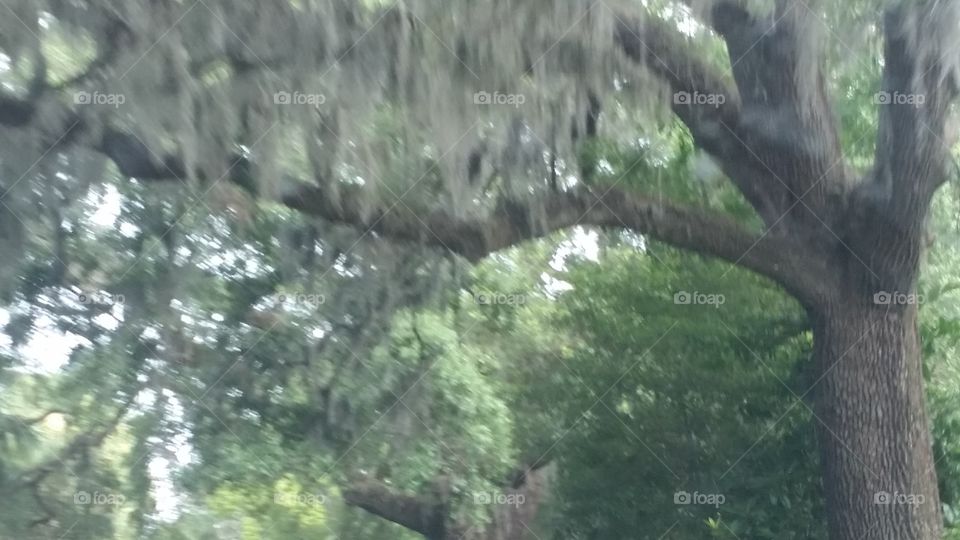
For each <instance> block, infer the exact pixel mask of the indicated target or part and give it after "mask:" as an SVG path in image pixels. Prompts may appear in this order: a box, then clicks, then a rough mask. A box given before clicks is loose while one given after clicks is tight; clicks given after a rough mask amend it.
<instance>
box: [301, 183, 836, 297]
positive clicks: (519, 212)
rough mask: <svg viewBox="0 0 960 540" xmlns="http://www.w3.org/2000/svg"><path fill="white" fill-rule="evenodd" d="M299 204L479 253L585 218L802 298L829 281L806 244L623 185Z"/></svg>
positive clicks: (331, 217) (311, 199)
mask: <svg viewBox="0 0 960 540" xmlns="http://www.w3.org/2000/svg"><path fill="white" fill-rule="evenodd" d="M283 201H284V203H285V204H286V205H287V206H290V207H291V208H295V209H298V210H301V211H303V212H305V213H308V214H312V215H315V216H318V217H321V218H323V219H325V220H328V221H333V222H339V223H345V224H349V225H352V226H355V227H358V228H360V229H362V230H369V231H373V232H376V233H378V234H380V235H382V236H386V237H390V238H399V239H404V240H409V241H415V242H422V243H426V244H433V245H436V246H438V247H443V248H446V249H449V250H450V251H453V252H455V253H457V254H459V255H462V256H463V257H465V258H467V259H469V260H471V261H477V260H479V259H482V258H483V257H486V256H487V255H489V254H491V253H493V252H496V251H499V250H502V249H505V248H508V247H511V246H515V245H517V244H520V243H522V242H525V241H527V240H532V239H535V238H540V237H544V236H546V235H549V234H551V233H553V232H555V231H559V230H563V229H568V228H571V227H574V226H577V225H582V226H596V227H601V228H607V229H626V230H631V231H634V232H637V233H640V234H644V235H648V236H650V237H652V238H654V239H656V240H659V241H662V242H665V243H667V244H670V245H673V246H676V247H678V248H682V249H686V250H690V251H693V252H696V253H699V254H702V255H706V256H712V257H717V258H720V259H723V260H725V261H728V262H731V263H733V264H736V265H739V266H743V267H745V268H748V269H750V270H753V271H755V272H757V273H759V274H761V275H764V276H766V277H769V278H771V279H773V280H774V281H776V282H778V283H780V284H781V285H783V286H784V287H785V288H786V289H788V290H789V291H790V292H791V293H793V294H795V295H797V296H798V297H799V298H801V299H802V300H812V299H813V297H816V296H817V295H818V294H820V293H819V292H818V291H819V290H820V288H821V286H822V285H823V284H822V283H821V284H818V283H817V282H816V281H815V280H814V279H811V276H823V275H824V273H823V272H822V269H813V268H810V264H812V263H811V262H809V259H807V258H805V257H803V255H802V251H801V250H800V249H799V247H798V246H791V245H788V240H786V239H785V238H782V237H776V236H773V235H764V236H757V235H755V234H753V233H751V232H749V231H748V230H746V229H745V228H743V227H742V226H741V225H739V224H738V223H736V222H734V221H733V220H731V219H729V218H727V217H726V216H724V215H722V214H716V213H714V212H711V211H709V210H707V209H700V208H684V207H680V206H676V205H673V204H669V203H663V202H660V201H657V200H653V199H647V198H644V197H641V196H638V195H634V194H631V193H628V192H625V191H622V190H618V189H610V190H609V191H607V192H606V193H605V194H604V195H602V196H599V197H598V196H597V195H595V194H593V193H590V192H587V191H568V192H552V193H547V194H544V195H543V196H542V198H541V199H538V200H535V201H533V202H532V203H518V202H502V203H501V204H499V205H498V206H497V209H496V210H495V211H494V212H492V213H491V214H490V215H489V216H486V217H485V218H483V219H479V218H458V217H456V216H453V215H451V214H449V213H448V212H446V211H443V210H439V211H432V212H429V213H425V214H423V215H416V214H414V213H413V212H412V211H410V210H409V209H407V208H405V207H403V205H399V206H400V207H401V208H398V207H397V206H383V207H380V208H373V209H371V208H367V207H365V206H364V205H363V204H362V203H361V202H360V197H359V196H351V194H350V193H347V194H344V196H342V197H341V200H340V203H339V204H334V203H333V202H331V200H330V199H329V198H327V197H325V196H324V195H323V191H322V190H320V189H318V188H315V187H304V188H301V189H300V190H299V191H298V192H296V193H294V194H292V195H288V196H286V197H284V199H283Z"/></svg>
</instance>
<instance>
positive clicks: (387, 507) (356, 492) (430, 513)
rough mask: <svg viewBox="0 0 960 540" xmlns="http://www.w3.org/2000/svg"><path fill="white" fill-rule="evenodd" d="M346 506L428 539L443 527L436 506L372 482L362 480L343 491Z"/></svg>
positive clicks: (440, 511) (440, 508) (440, 514)
mask: <svg viewBox="0 0 960 540" xmlns="http://www.w3.org/2000/svg"><path fill="white" fill-rule="evenodd" d="M343 498H344V500H345V501H346V503H347V504H349V505H351V506H356V507H358V508H362V509H364V510H366V511H367V512H370V513H371V514H373V515H375V516H378V517H381V518H383V519H386V520H388V521H391V522H393V523H396V524H398V525H400V526H403V527H406V528H407V529H410V530H411V531H415V532H418V533H420V534H422V535H424V536H426V537H428V538H433V537H437V536H438V535H439V534H441V533H442V531H443V527H444V520H445V519H446V516H445V515H444V510H443V508H442V506H440V505H438V504H437V503H436V502H431V501H427V500H426V499H425V498H421V497H416V496H413V495H406V494H403V493H400V492H399V491H397V490H396V489H395V488H393V487H391V486H389V485H387V484H385V483H383V482H380V481H376V480H365V481H363V482H360V483H356V484H353V485H351V486H350V487H348V488H346V489H344V490H343Z"/></svg>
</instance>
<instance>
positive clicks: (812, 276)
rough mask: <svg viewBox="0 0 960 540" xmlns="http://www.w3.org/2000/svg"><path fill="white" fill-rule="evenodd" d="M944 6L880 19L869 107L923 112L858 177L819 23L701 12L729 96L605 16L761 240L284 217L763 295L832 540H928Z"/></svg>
mask: <svg viewBox="0 0 960 540" xmlns="http://www.w3.org/2000/svg"><path fill="white" fill-rule="evenodd" d="M693 3H694V4H700V3H699V2H693ZM948 4H949V2H928V3H922V2H919V3H915V2H904V4H903V6H902V7H894V8H891V9H890V10H889V11H888V12H887V13H886V15H885V19H884V24H883V34H884V38H885V49H884V58H883V63H882V66H883V80H882V86H881V88H879V89H878V90H880V91H882V92H885V93H887V95H888V96H895V95H907V96H909V95H913V96H920V95H922V96H923V101H924V103H923V104H922V105H921V106H915V104H914V103H899V102H897V101H895V100H894V101H890V100H888V101H887V102H886V103H882V104H881V105H880V106H879V107H878V109H879V119H880V125H879V131H878V136H877V140H876V157H875V163H874V166H873V169H872V171H871V172H870V173H868V174H866V175H864V176H863V177H855V176H854V175H853V174H852V173H850V172H849V169H848V167H846V165H845V163H844V157H843V154H842V151H841V147H840V142H839V141H840V130H839V127H838V125H837V122H836V120H835V117H834V114H833V112H832V110H831V107H830V105H829V103H830V99H829V98H830V96H829V95H828V90H827V85H826V82H825V81H826V80H827V74H826V73H825V70H824V68H823V59H822V57H823V55H822V54H821V51H820V50H819V41H818V39H817V37H816V34H815V33H811V32H810V30H811V29H815V28H817V27H818V25H820V24H821V21H819V20H818V17H819V16H818V14H817V13H816V12H815V11H814V10H815V9H816V3H815V2H800V1H796V0H793V1H791V0H777V2H776V7H775V9H774V10H773V12H772V13H770V14H767V15H763V16H757V15H754V14H751V12H750V11H748V10H747V9H746V7H744V5H743V3H742V2H741V1H740V0H714V1H713V2H712V3H711V7H710V9H709V10H708V12H707V13H706V14H705V15H704V22H706V23H707V24H709V25H710V26H711V27H712V29H713V30H714V31H715V32H716V34H717V36H719V37H720V39H722V40H723V41H724V43H725V44H726V47H727V51H728V54H729V59H730V68H731V69H730V71H731V72H732V81H731V80H730V77H727V76H724V75H723V74H722V73H720V72H717V71H716V70H715V69H713V68H712V67H711V66H710V65H708V64H707V63H705V62H704V61H703V57H704V55H702V54H696V52H695V51H692V50H689V49H688V47H687V46H688V40H687V38H686V37H685V36H684V35H683V34H681V33H680V32H678V31H676V29H675V27H674V25H673V24H672V23H669V22H665V21H657V20H653V19H646V20H636V19H634V18H631V16H630V15H631V14H628V13H625V14H621V15H622V16H621V17H620V25H619V27H618V28H617V30H616V35H614V36H611V38H612V39H614V40H616V42H617V43H618V44H619V45H620V46H621V47H622V49H623V51H624V52H625V53H626V54H627V55H628V56H630V57H632V58H634V59H635V60H636V61H637V62H641V63H643V64H645V65H646V66H647V67H648V68H649V69H650V70H651V71H653V72H654V73H656V74H658V75H659V76H660V77H661V78H662V79H663V81H664V82H665V84H667V85H669V86H670V88H671V89H672V90H673V91H674V92H688V93H694V92H696V93H701V94H721V95H723V96H725V97H726V100H725V102H724V103H723V104H722V105H720V106H714V105H713V104H711V105H697V104H696V103H690V102H686V103H681V102H675V103H674V104H673V105H672V108H673V111H674V113H675V114H676V115H677V117H678V118H680V120H681V121H683V122H684V123H685V124H686V126H687V127H688V128H689V130H690V132H691V134H692V135H693V138H694V141H695V142H696V144H697V145H698V146H699V147H700V148H702V149H703V150H705V151H706V152H708V153H709V154H710V155H712V156H713V157H714V158H715V159H716V161H717V162H718V164H719V165H720V167H721V168H722V170H723V171H724V172H725V174H726V175H727V176H728V177H729V178H730V180H731V182H732V183H733V184H734V185H735V186H736V187H737V188H738V189H739V190H740V192H741V193H742V194H743V196H744V198H745V199H746V200H747V201H748V202H749V203H750V204H751V205H752V206H753V207H754V209H755V210H756V212H757V214H758V215H759V216H760V217H761V218H762V220H763V222H764V225H765V226H764V230H763V231H759V232H754V231H750V230H749V229H746V228H744V227H742V226H740V225H739V224H737V223H736V222H734V221H733V220H731V219H729V218H727V217H725V216H722V215H715V214H712V213H710V212H707V211H705V210H703V209H698V208H684V207H682V206H677V205H673V204H665V203H662V202H660V201H659V200H657V199H655V198H647V197H643V196H642V195H639V194H636V193H630V192H626V191H622V190H618V189H610V190H607V191H605V192H602V193H595V192H591V191H581V190H579V189H577V188H574V189H572V190H562V189H561V190H559V191H558V190H556V189H554V191H553V192H551V193H550V194H549V195H547V196H545V197H544V198H543V199H542V200H540V201H535V202H533V203H532V204H533V205H535V206H539V207H540V210H546V211H545V212H542V211H541V212H537V215H546V216H547V219H546V221H545V222H541V221H539V220H534V219H531V216H532V215H533V214H532V213H531V212H532V210H531V208H530V204H531V203H529V201H523V202H521V201H503V204H501V205H500V206H499V207H498V209H497V210H496V211H495V212H493V213H492V214H491V215H490V216H489V217H488V218H487V219H484V220H481V219H476V220H471V221H464V220H461V219H458V218H456V217H455V216H452V215H449V214H447V213H445V212H444V211H442V210H432V211H429V212H426V213H424V214H421V215H414V214H413V213H412V212H408V211H405V210H403V209H396V208H395V207H394V209H393V210H391V209H390V208H391V207H390V206H389V205H388V206H384V207H383V208H380V209H374V211H373V212H369V211H360V204H359V203H358V202H356V201H355V200H353V199H352V196H351V194H350V192H349V190H347V191H344V192H343V193H341V196H340V198H339V200H337V201H331V200H329V199H328V198H327V197H325V195H324V194H325V193H327V192H328V191H327V190H326V189H325V187H324V183H325V182H328V181H329V179H325V178H318V179H317V181H316V183H315V184H314V185H313V186H311V187H307V188H303V189H300V190H299V191H297V192H295V193H291V194H289V195H288V196H286V197H284V202H285V203H287V204H288V205H289V206H291V207H293V208H296V209H298V210H301V211H303V212H306V213H309V214H313V215H315V216H318V217H320V218H322V219H326V220H330V221H336V222H341V223H345V224H350V225H353V226H356V227H358V228H360V229H362V230H373V231H376V232H378V233H379V234H382V235H384V236H392V237H395V238H398V239H401V240H415V241H420V242H426V243H431V244H434V245H436V246H437V247H438V248H443V249H449V250H451V251H453V252H456V253H459V254H461V255H463V256H465V257H467V258H468V259H470V260H477V259H480V258H482V257H484V256H486V255H488V254H490V253H491V252H494V251H496V250H500V249H504V248H506V247H509V246H512V245H515V244H518V243H520V242H523V241H525V240H529V239H532V238H538V237H542V236H544V235H546V234H549V233H551V232H553V231H555V230H559V229H563V228H567V227H572V226H575V225H584V226H595V227H603V228H622V229H630V230H633V231H635V232H637V233H641V234H645V235H648V236H650V237H652V238H654V239H657V240H660V241H663V242H666V243H669V244H671V245H674V246H678V247H680V248H684V249H688V250H691V251H694V252H697V253H701V254H704V255H707V256H713V257H718V258H721V259H723V260H726V261H729V262H731V263H733V264H736V265H740V266H743V267H745V268H747V269H750V270H752V271H754V272H757V273H758V274H761V275H763V276H766V277H768V278H770V279H772V280H774V281H775V282H777V283H779V284H780V285H781V286H783V288H784V289H785V290H786V291H787V292H788V293H790V294H791V295H793V296H795V297H796V298H797V299H798V300H799V301H800V302H801V303H802V304H803V305H804V306H805V308H806V309H807V312H808V313H809V317H810V320H811V323H812V326H813V328H814V340H815V347H814V348H815V353H814V363H815V365H816V368H817V371H818V373H819V376H818V380H817V382H816V384H815V385H814V387H813V388H812V389H811V390H813V391H815V396H816V397H815V407H814V409H815V414H816V421H817V424H818V430H819V444H820V447H821V459H822V471H823V484H824V488H825V493H826V497H827V501H826V502H827V504H826V508H827V515H828V521H829V532H830V537H831V538H832V539H834V540H872V539H876V540H881V539H882V540H886V539H890V538H896V539H898V540H899V539H904V540H934V539H937V538H939V537H940V536H941V533H942V518H941V515H940V502H939V498H938V493H937V484H936V475H935V472H934V459H933V452H932V448H931V440H930V432H929V426H928V418H927V414H926V411H925V409H924V395H923V381H922V376H921V358H920V344H919V337H918V332H917V310H916V305H915V303H913V302H911V301H910V299H911V296H910V295H911V294H913V293H914V291H915V287H916V280H917V275H918V273H919V265H920V259H921V253H922V249H923V229H924V224H925V221H926V219H927V214H928V210H929V206H930V201H931V198H932V196H933V194H934V193H935V191H936V189H937V188H938V187H939V186H940V185H942V184H943V182H944V181H945V179H946V155H947V148H948V147H949V144H952V143H953V142H954V141H953V140H946V141H945V140H944V139H949V138H948V137H947V135H946V133H945V117H946V114H947V110H948V107H949V105H950V103H951V102H952V101H953V100H954V99H955V97H956V93H957V87H956V81H955V80H954V79H953V74H952V73H950V72H949V69H948V67H947V66H946V64H948V63H949V62H947V63H944V62H943V60H944V59H946V58H948V57H949V56H950V55H951V54H953V55H954V56H955V53H956V51H949V50H946V49H945V47H947V45H944V44H942V43H940V42H938V40H939V41H941V42H942V41H944V40H942V39H941V38H942V36H937V35H936V33H935V32H930V31H928V28H929V27H933V26H935V25H933V24H931V23H932V22H935V21H936V20H937V18H939V17H945V16H949V15H950V13H949V10H945V7H949V6H948ZM938 10H944V11H938ZM955 24H956V22H955V21H954V26H955ZM940 26H943V25H940ZM40 75H41V76H39V77H38V80H39V81H41V83H42V74H40ZM54 90H55V89H51V88H50V87H48V86H45V85H43V84H37V85H34V89H33V90H32V91H31V92H30V94H29V95H28V96H27V97H26V98H10V97H4V96H0V124H2V125H4V126H7V127H11V128H12V127H21V126H27V125H30V124H31V123H32V122H33V121H34V120H35V119H34V116H35V111H36V110H37V107H36V101H37V100H39V99H43V97H44V96H45V95H46V94H49V93H51V92H53V91H54ZM64 127H67V128H68V129H65V130H60V131H52V132H51V133H50V134H49V138H50V141H51V143H53V142H54V141H58V142H57V145H59V146H61V147H63V146H68V145H72V144H77V143H78V141H82V140H84V137H82V136H81V135H82V134H83V133H84V131H85V130H86V129H87V126H86V124H85V122H83V121H82V119H81V118H80V117H79V116H77V117H75V118H68V119H67V123H66V124H65V126H64ZM64 131H66V133H64ZM948 143H949V144H948ZM92 146H93V148H94V149H95V150H97V151H100V152H102V153H104V154H105V155H107V156H108V157H110V158H111V159H112V160H113V161H114V162H115V164H116V165H117V168H118V169H119V170H120V172H121V173H122V174H124V175H127V176H131V177H136V178H138V179H139V180H141V181H148V180H161V179H162V180H170V179H174V178H178V177H182V176H185V175H184V167H183V165H182V162H181V161H180V160H179V159H178V157H177V156H165V157H163V158H162V159H154V158H152V157H151V153H150V150H149V149H147V148H146V147H145V146H144V145H143V143H141V142H139V139H138V138H136V137H135V136H132V135H130V134H127V133H124V132H121V131H116V130H107V131H106V132H104V134H103V136H102V138H101V139H100V140H99V141H95V142H94V143H92ZM235 169H236V170H245V169H246V167H236V168H235ZM234 181H235V182H237V183H238V184H242V185H249V183H248V182H246V181H245V180H244V179H236V178H235V179H234ZM878 294H879V295H886V296H880V297H877V296H876V295H878ZM884 299H887V301H886V302H884V301H883V300H884ZM901 300H905V301H901ZM347 493H348V495H347V496H348V498H349V500H350V501H351V502H352V503H353V504H356V505H358V506H360V507H362V508H365V509H367V510H369V511H371V512H373V513H375V514H377V515H381V516H383V517H385V518H387V519H391V520H393V521H396V522H398V523H401V524H404V525H405V526H408V527H410V528H411V529H413V530H418V531H420V532H422V533H423V534H425V535H426V536H428V537H429V538H436V539H444V540H445V539H446V538H448V537H449V535H448V533H449V531H453V530H455V529H456V527H458V526H459V525H457V524H454V525H451V524H449V519H447V517H446V516H445V514H444V513H443V512H444V509H445V502H446V501H440V502H439V503H437V501H433V502H430V503H429V504H427V501H424V500H420V499H418V498H415V497H413V498H411V497H407V498H402V497H401V496H398V495H397V494H396V493H394V492H392V491H391V490H389V489H387V488H386V487H384V486H372V485H367V486H355V488H354V489H352V490H348V491H347ZM886 497H889V500H885V498H886ZM438 523H439V524H442V525H437V524H438ZM438 527H439V529H438ZM491 534H494V533H491ZM444 535H447V536H444ZM486 538H499V537H496V536H488V537H486ZM506 538H512V537H510V536H507V537H506Z"/></svg>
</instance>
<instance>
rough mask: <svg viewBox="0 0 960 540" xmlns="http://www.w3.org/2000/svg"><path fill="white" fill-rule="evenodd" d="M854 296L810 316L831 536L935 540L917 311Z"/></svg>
mask: <svg viewBox="0 0 960 540" xmlns="http://www.w3.org/2000/svg"><path fill="white" fill-rule="evenodd" d="M853 296H854V295H852V294H851V295H842V296H840V297H838V298H836V300H835V301H834V302H832V303H830V304H829V305H827V306H826V307H825V308H823V309H821V311H820V313H818V314H816V315H814V319H815V320H814V339H815V361H816V365H817V373H818V377H819V380H818V382H817V383H816V392H817V393H816V407H815V411H816V414H817V416H818V417H819V418H818V420H819V421H818V437H819V444H820V451H821V457H822V460H823V469H822V470H823V484H824V491H825V493H826V499H827V500H826V502H827V516H828V521H829V530H830V538H831V539H833V540H870V539H876V540H890V539H898V540H900V539H923V540H934V539H939V538H941V536H942V530H943V529H942V517H941V512H940V500H939V497H938V493H937V479H936V473H935V471H934V459H933V451H932V446H931V437H930V429H929V423H928V419H927V414H926V410H925V405H924V393H923V374H922V369H921V359H920V343H919V336H918V331H917V309H916V305H915V304H910V305H883V304H877V303H873V302H869V301H868V300H865V299H863V298H854V297H853ZM871 300H872V299H871Z"/></svg>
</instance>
